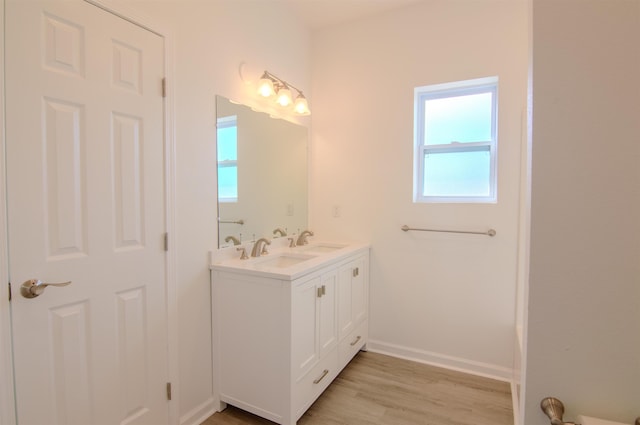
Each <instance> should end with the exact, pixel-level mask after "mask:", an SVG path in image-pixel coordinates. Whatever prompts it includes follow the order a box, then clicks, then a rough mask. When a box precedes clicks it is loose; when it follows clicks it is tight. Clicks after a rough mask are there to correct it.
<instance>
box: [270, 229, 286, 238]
mask: <svg viewBox="0 0 640 425" xmlns="http://www.w3.org/2000/svg"><path fill="white" fill-rule="evenodd" d="M276 233H280V236H287V232H286V231H285V230H282V227H278V228H277V229H276V230H274V231H273V234H274V235H275V234H276Z"/></svg>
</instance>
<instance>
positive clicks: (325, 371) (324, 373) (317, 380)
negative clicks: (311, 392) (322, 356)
mask: <svg viewBox="0 0 640 425" xmlns="http://www.w3.org/2000/svg"><path fill="white" fill-rule="evenodd" d="M328 373H329V369H325V370H323V371H322V375H320V377H319V378H318V379H316V380H315V381H313V383H314V384H319V383H320V381H322V380H323V379H324V377H325V376H327V374H328Z"/></svg>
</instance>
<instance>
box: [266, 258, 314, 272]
mask: <svg viewBox="0 0 640 425" xmlns="http://www.w3.org/2000/svg"><path fill="white" fill-rule="evenodd" d="M312 258H315V256H313V255H303V254H280V255H278V256H277V257H272V258H269V259H266V260H263V261H260V262H259V263H257V264H256V266H255V267H256V268H257V269H263V268H274V267H275V268H285V267H291V266H295V265H296V264H300V263H302V262H303V261H307V260H310V259H312Z"/></svg>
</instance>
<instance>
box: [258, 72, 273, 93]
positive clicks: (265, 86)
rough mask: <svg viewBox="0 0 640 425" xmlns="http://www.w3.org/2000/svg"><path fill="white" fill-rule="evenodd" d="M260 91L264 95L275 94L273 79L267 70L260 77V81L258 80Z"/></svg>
mask: <svg viewBox="0 0 640 425" xmlns="http://www.w3.org/2000/svg"><path fill="white" fill-rule="evenodd" d="M258 93H260V94H261V95H262V96H264V97H269V96H273V95H274V94H275V91H274V90H273V81H272V80H271V78H269V76H268V75H267V73H266V72H265V73H264V74H262V77H260V81H259V82H258Z"/></svg>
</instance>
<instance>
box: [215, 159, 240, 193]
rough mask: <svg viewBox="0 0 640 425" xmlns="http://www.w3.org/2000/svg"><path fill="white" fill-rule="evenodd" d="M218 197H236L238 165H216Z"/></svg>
mask: <svg viewBox="0 0 640 425" xmlns="http://www.w3.org/2000/svg"><path fill="white" fill-rule="evenodd" d="M218 198H220V199H221V200H236V199H238V167H237V166H230V167H218Z"/></svg>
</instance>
